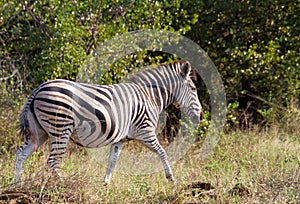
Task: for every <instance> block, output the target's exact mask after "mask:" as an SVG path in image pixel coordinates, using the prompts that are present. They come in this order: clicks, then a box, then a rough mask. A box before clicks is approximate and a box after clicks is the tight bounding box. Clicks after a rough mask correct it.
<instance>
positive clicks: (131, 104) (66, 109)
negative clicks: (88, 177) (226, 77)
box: [15, 61, 202, 182]
mask: <svg viewBox="0 0 300 204" xmlns="http://www.w3.org/2000/svg"><path fill="white" fill-rule="evenodd" d="M190 73H191V66H190V64H189V62H186V61H176V62H173V63H169V64H161V65H159V66H157V67H155V68H148V69H146V70H143V71H140V72H138V73H136V74H135V75H133V76H132V77H131V78H130V79H129V80H128V81H127V82H125V83H120V84H115V85H110V86H106V85H103V86H99V85H91V84H83V83H77V82H72V81H67V80H61V79H59V80H53V81H49V82H46V83H44V84H42V85H40V86H39V87H38V88H37V89H35V90H34V91H33V92H32V94H31V96H30V97H29V99H28V101H27V102H26V103H25V105H24V108H23V111H22V114H21V123H20V129H21V133H22V134H24V135H26V141H25V143H24V144H23V145H22V146H21V147H20V148H19V149H18V150H17V153H16V155H17V157H16V165H15V181H19V180H20V178H21V170H22V164H23V162H24V161H25V159H26V158H27V157H28V156H30V155H31V154H32V152H33V151H35V150H36V149H37V148H38V147H39V146H40V145H42V144H43V143H44V142H45V141H46V140H47V139H48V138H49V139H50V141H51V152H50V156H49V159H48V163H49V165H50V167H51V169H52V170H54V171H55V172H57V171H58V168H59V163H60V161H61V159H62V157H63V155H64V153H65V151H66V147H67V144H68V142H69V140H70V139H71V140H73V141H75V142H76V143H78V144H80V145H82V146H84V147H89V148H94V147H101V146H105V145H112V146H111V152H110V156H109V162H108V167H107V172H106V176H105V179H104V180H105V181H106V182H109V180H110V177H111V174H112V171H113V169H114V167H115V164H116V162H117V160H118V157H119V154H120V151H121V149H122V145H123V142H124V141H126V140H127V139H136V140H139V141H141V142H142V143H143V144H145V145H146V146H148V147H149V148H150V149H151V150H153V151H154V152H156V153H157V154H158V155H159V156H160V158H161V160H162V162H163V166H164V169H165V172H166V177H167V178H168V179H170V180H173V179H174V178H173V173H172V170H171V168H170V165H169V162H168V159H167V155H166V153H165V151H164V149H163V148H162V147H161V145H160V144H159V142H158V140H157V137H156V134H155V129H156V127H157V123H158V118H159V114H160V113H161V111H162V110H163V109H165V108H166V107H167V106H168V105H169V104H171V103H173V102H174V101H177V102H178V103H179V104H180V105H181V107H182V108H183V110H184V111H185V112H186V113H187V114H188V115H189V116H190V118H191V120H192V121H193V122H195V123H199V122H200V121H201V119H202V107H201V104H200V102H199V100H198V96H197V91H196V88H195V85H194V84H193V82H192V80H191V78H190Z"/></svg>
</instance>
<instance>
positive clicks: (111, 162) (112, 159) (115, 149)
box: [104, 141, 123, 183]
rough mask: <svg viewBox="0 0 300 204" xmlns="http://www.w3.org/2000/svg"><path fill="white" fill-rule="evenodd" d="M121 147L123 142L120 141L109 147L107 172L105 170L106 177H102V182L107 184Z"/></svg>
mask: <svg viewBox="0 0 300 204" xmlns="http://www.w3.org/2000/svg"><path fill="white" fill-rule="evenodd" d="M122 147H123V142H122V141H120V142H118V143H115V144H112V145H111V147H110V154H109V159H108V165H107V170H106V175H105V177H104V182H105V183H109V181H110V178H111V174H112V172H113V170H114V168H115V166H116V163H117V161H118V159H119V156H120V153H121V150H122Z"/></svg>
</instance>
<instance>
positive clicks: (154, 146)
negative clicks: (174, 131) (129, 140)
mask: <svg viewBox="0 0 300 204" xmlns="http://www.w3.org/2000/svg"><path fill="white" fill-rule="evenodd" d="M148 138H151V141H144V140H141V142H142V143H143V144H145V145H146V146H147V147H148V148H150V149H151V150H152V151H153V152H155V153H156V154H158V156H159V158H160V159H161V161H162V163H163V167H164V170H165V174H166V178H167V179H168V180H169V181H174V180H175V179H174V176H173V172H172V169H171V166H170V163H169V161H168V156H167V154H166V151H165V150H164V148H163V147H162V146H161V145H160V143H159V141H158V139H157V137H156V136H153V137H148ZM153 138H155V139H153Z"/></svg>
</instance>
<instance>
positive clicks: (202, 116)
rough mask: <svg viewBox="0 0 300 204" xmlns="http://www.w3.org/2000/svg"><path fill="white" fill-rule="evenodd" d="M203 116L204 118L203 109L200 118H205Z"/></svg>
mask: <svg viewBox="0 0 300 204" xmlns="http://www.w3.org/2000/svg"><path fill="white" fill-rule="evenodd" d="M203 118H204V113H203V110H202V109H201V110H200V120H203Z"/></svg>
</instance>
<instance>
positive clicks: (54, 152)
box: [48, 134, 70, 179]
mask: <svg viewBox="0 0 300 204" xmlns="http://www.w3.org/2000/svg"><path fill="white" fill-rule="evenodd" d="M69 139H70V134H66V135H64V136H61V137H51V152H50V155H49V158H48V164H49V166H50V168H51V171H52V174H54V176H57V177H58V178H59V179H61V175H60V173H59V165H60V162H61V160H62V158H63V156H64V155H65V153H66V149H67V145H68V142H69Z"/></svg>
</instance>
